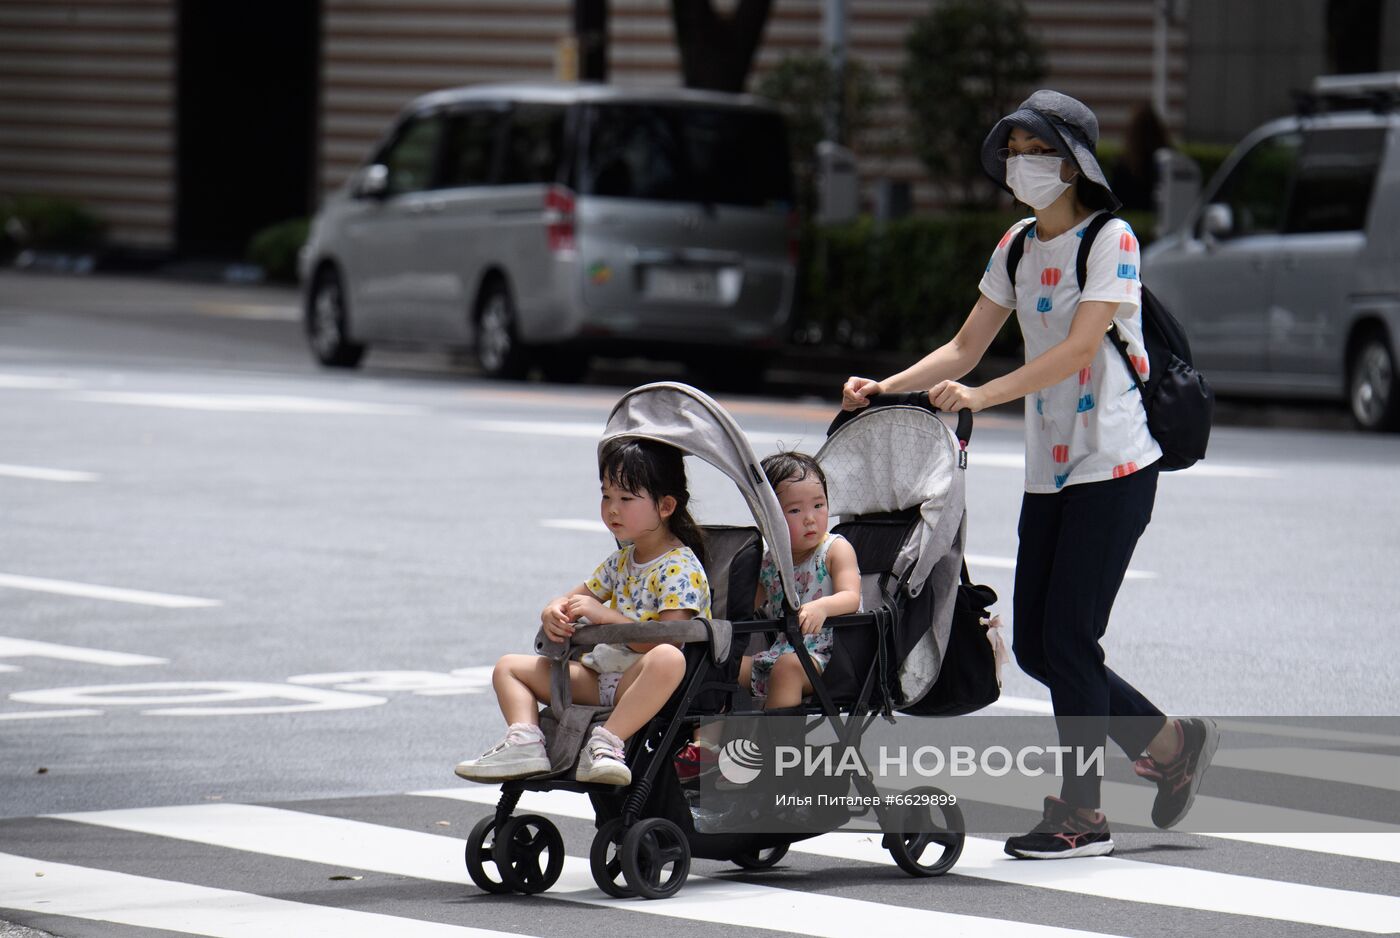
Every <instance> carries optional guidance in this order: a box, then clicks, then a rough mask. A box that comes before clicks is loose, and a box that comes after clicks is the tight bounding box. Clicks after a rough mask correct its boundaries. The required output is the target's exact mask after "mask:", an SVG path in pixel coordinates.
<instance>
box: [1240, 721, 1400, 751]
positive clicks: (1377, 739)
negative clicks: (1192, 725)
mask: <svg viewBox="0 0 1400 938" xmlns="http://www.w3.org/2000/svg"><path fill="white" fill-rule="evenodd" d="M1216 726H1218V727H1219V728H1220V729H1221V730H1222V731H1230V732H1235V733H1258V734H1260V735H1263V736H1280V737H1284V738H1287V739H1321V740H1325V741H1327V742H1334V743H1356V744H1357V745H1361V746H1400V736H1387V735H1385V734H1383V733H1358V732H1355V731H1350V730H1333V729H1328V728H1327V727H1325V726H1289V725H1287V724H1284V723H1265V722H1263V721H1262V720H1252V721H1249V722H1245V721H1242V720H1217V721H1216Z"/></svg>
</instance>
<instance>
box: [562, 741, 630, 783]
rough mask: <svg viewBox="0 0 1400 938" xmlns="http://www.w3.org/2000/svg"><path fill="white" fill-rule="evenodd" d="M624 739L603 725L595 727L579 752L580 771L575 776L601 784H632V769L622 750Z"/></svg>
mask: <svg viewBox="0 0 1400 938" xmlns="http://www.w3.org/2000/svg"><path fill="white" fill-rule="evenodd" d="M622 745H623V744H622V740H620V739H618V738H617V737H616V736H614V735H613V734H612V733H610V732H609V731H608V730H606V729H604V728H603V727H601V726H595V727H593V732H592V733H590V734H589V736H588V741H587V742H585V743H584V744H583V752H581V753H579V757H578V771H577V772H575V773H574V778H575V779H577V780H578V781H580V782H597V783H598V784H600V785H630V784H632V770H631V769H629V768H628V767H627V757H626V755H625V754H624V753H623V751H622Z"/></svg>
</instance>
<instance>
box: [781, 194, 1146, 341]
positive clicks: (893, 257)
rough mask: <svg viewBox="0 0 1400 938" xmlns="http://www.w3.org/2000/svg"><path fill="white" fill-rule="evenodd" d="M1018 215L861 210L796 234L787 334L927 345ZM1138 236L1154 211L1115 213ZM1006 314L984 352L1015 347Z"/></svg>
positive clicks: (954, 317) (1016, 336) (962, 310)
mask: <svg viewBox="0 0 1400 938" xmlns="http://www.w3.org/2000/svg"><path fill="white" fill-rule="evenodd" d="M1017 217H1018V216H1016V215H1015V214H1013V213H1006V212H949V213H945V214H942V215H934V216H921V217H915V218H905V219H900V220H899V221H894V222H889V223H887V224H885V225H879V224H877V223H875V222H874V221H872V220H871V219H869V218H862V219H861V220H859V221H856V222H853V223H851V224H846V225H834V226H825V227H815V226H813V227H809V228H808V229H807V230H806V231H805V232H804V236H803V245H802V248H803V250H802V258H803V263H802V270H801V274H800V280H801V284H800V286H801V290H800V294H799V299H798V305H797V311H796V315H795V329H794V338H795V341H797V342H798V343H800V344H825V345H832V344H834V345H838V346H846V347H849V348H853V349H859V350H870V349H879V350H883V351H897V352H904V353H908V354H916V353H919V352H926V351H928V350H930V349H932V348H934V347H935V346H937V345H940V344H942V343H943V342H946V341H947V340H948V339H950V338H952V337H953V335H954V333H956V332H957V330H958V327H959V326H960V325H961V324H962V321H963V319H964V318H965V317H966V316H967V313H968V310H970V309H971V308H972V305H973V303H975V302H976V301H977V295H978V294H977V284H978V282H979V281H981V279H982V274H983V273H984V272H985V271H986V269H987V262H988V259H989V258H990V257H991V253H992V250H993V249H994V248H995V247H996V244H997V242H998V241H999V240H1001V236H1002V235H1003V234H1005V233H1006V229H1007V228H1008V227H1010V225H1011V223H1012V222H1013V221H1015V220H1016V218H1017ZM1124 217H1125V218H1126V219H1127V220H1128V223H1129V224H1131V225H1132V226H1133V230H1134V231H1135V232H1137V233H1138V235H1139V237H1140V240H1141V241H1142V243H1143V244H1147V243H1150V242H1151V240H1152V228H1153V216H1152V215H1151V214H1150V213H1142V212H1132V213H1126V214H1125V216H1124ZM1020 341H1021V340H1020V333H1019V331H1018V330H1017V328H1016V326H1015V325H1013V324H1011V323H1010V322H1009V321H1008V323H1007V326H1006V327H1005V328H1004V329H1002V331H1001V334H1000V335H998V336H997V339H996V341H995V342H994V343H993V345H992V350H991V351H992V353H993V354H1003V355H1014V354H1018V353H1019V348H1020Z"/></svg>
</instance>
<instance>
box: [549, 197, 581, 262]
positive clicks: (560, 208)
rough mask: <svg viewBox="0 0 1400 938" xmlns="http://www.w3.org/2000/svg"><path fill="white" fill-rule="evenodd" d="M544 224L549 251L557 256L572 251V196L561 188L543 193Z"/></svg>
mask: <svg viewBox="0 0 1400 938" xmlns="http://www.w3.org/2000/svg"><path fill="white" fill-rule="evenodd" d="M544 223H545V231H546V233H547V235H548V237H549V249H550V250H551V251H553V252H554V253H556V254H558V253H561V252H564V251H572V250H573V249H574V194H573V193H572V192H571V191H569V190H568V189H565V188H564V187H563V186H550V187H549V188H548V189H547V190H545V193H544Z"/></svg>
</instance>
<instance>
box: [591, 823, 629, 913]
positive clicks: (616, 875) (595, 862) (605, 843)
mask: <svg viewBox="0 0 1400 938" xmlns="http://www.w3.org/2000/svg"><path fill="white" fill-rule="evenodd" d="M588 866H589V868H590V869H591V870H592V871H593V882H595V883H597V884H598V888H599V889H601V890H603V892H605V893H607V894H608V895H610V896H612V897H613V898H614V899H631V898H632V897H633V896H635V895H636V894H637V893H636V891H635V890H634V889H632V887H631V886H628V885H627V879H626V878H625V877H624V875H623V873H622V818H620V817H615V818H613V819H612V820H610V821H608V822H607V823H605V824H604V825H603V826H602V827H600V828H598V833H596V834H594V835H593V846H592V847H590V848H589V850H588Z"/></svg>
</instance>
